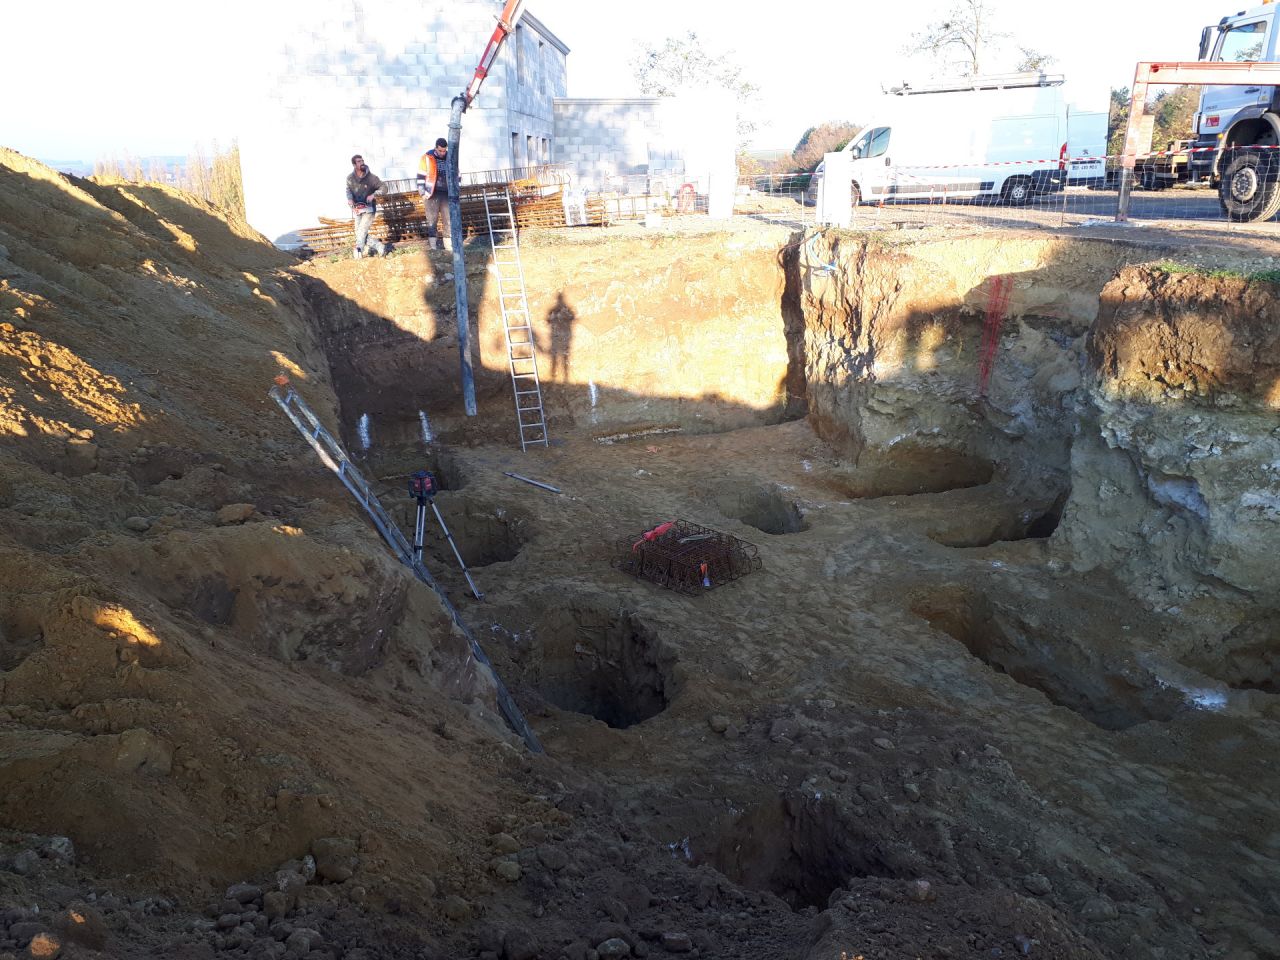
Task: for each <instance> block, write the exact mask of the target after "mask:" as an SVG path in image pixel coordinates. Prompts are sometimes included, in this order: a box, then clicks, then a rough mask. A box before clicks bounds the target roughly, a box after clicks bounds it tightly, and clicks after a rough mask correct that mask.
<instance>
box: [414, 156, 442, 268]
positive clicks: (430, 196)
mask: <svg viewBox="0 0 1280 960" xmlns="http://www.w3.org/2000/svg"><path fill="white" fill-rule="evenodd" d="M448 156H449V142H448V141H447V140H445V138H444V137H440V138H438V139H437V140H436V146H435V149H434V150H428V151H427V152H426V153H424V154H423V155H422V159H421V160H419V161H418V193H420V194H422V206H423V208H424V209H425V210H426V215H427V246H429V247H434V248H435V249H437V250H440V249H442V248H443V247H444V244H443V242H442V241H441V240H440V234H439V233H437V232H436V221H437V220H439V219H440V216H441V215H442V214H443V215H444V216H445V217H448V214H447V213H445V204H446V203H447V202H448V201H449V184H448V182H447V180H446V178H445V158H446V157H448Z"/></svg>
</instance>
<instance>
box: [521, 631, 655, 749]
mask: <svg viewBox="0 0 1280 960" xmlns="http://www.w3.org/2000/svg"><path fill="white" fill-rule="evenodd" d="M530 661H531V662H530V664H529V666H528V668H527V669H526V671H525V675H526V678H527V680H528V682H529V684H530V685H531V686H533V687H534V688H535V689H536V690H537V692H538V693H539V694H540V695H541V696H542V698H543V699H545V700H546V701H547V702H549V703H552V704H554V705H555V706H557V707H559V708H560V709H561V710H568V711H570V712H571V713H581V714H585V715H587V716H590V717H594V718H595V719H597V720H600V721H601V722H603V723H605V724H608V725H609V726H610V727H614V728H616V729H626V728H627V727H633V726H635V725H636V724H638V723H643V722H644V721H646V720H649V719H652V718H653V717H656V716H657V715H658V714H660V713H661V712H662V711H663V710H665V709H666V708H667V703H668V702H669V700H670V697H671V693H672V669H673V668H674V666H675V662H676V658H675V656H674V654H671V653H669V652H667V651H666V650H665V648H664V646H663V643H662V641H661V639H660V638H659V637H658V635H657V633H656V632H655V631H654V630H653V629H652V628H651V627H650V626H648V625H647V624H645V623H643V622H641V621H640V620H639V619H638V618H637V617H636V616H635V615H634V614H629V613H609V612H605V611H601V610H593V609H587V610H582V609H574V608H566V609H563V610H554V611H551V612H549V613H547V614H546V616H544V617H543V619H542V621H541V622H540V623H539V624H538V626H537V627H536V628H535V629H534V642H533V649H532V652H531V654H530Z"/></svg>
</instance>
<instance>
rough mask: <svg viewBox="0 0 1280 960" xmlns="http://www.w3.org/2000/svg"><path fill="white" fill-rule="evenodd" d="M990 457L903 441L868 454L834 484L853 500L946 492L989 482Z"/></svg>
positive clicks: (843, 495)
mask: <svg viewBox="0 0 1280 960" xmlns="http://www.w3.org/2000/svg"><path fill="white" fill-rule="evenodd" d="M994 474H995V466H994V465H993V464H992V463H991V462H990V461H988V460H985V459H982V458H981V457H975V456H973V455H972V454H969V453H966V452H964V451H961V450H952V449H948V448H945V447H932V446H921V445H907V444H899V445H897V446H895V447H893V448H892V449H891V451H890V452H889V453H886V454H879V455H877V456H865V457H863V458H861V459H860V460H859V461H858V465H857V467H856V469H854V470H853V471H850V472H848V473H843V474H839V475H837V476H836V477H835V478H834V479H833V481H832V483H831V488H832V489H833V490H834V491H835V492H836V493H838V494H839V495H840V496H842V497H847V498H849V499H851V500H874V499H878V498H881V497H904V496H915V495H918V494H922V493H944V492H946V491H947V490H963V489H965V488H968V487H979V486H982V485H983V484H984V483H989V482H990V481H991V478H992V477H993V476H994Z"/></svg>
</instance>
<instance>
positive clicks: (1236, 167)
mask: <svg viewBox="0 0 1280 960" xmlns="http://www.w3.org/2000/svg"><path fill="white" fill-rule="evenodd" d="M1275 9H1276V8H1275V7H1274V6H1273V5H1271V4H1269V3H1268V4H1264V5H1263V6H1260V7H1254V8H1253V9H1251V10H1242V11H1240V12H1239V13H1237V14H1235V15H1234V16H1230V17H1223V18H1222V20H1221V21H1220V22H1219V23H1218V24H1217V26H1213V27H1205V28H1204V30H1203V31H1201V33H1200V59H1201V60H1215V61H1222V62H1227V63H1248V62H1250V61H1275V59H1276V29H1275ZM1192 123H1193V127H1192V132H1193V133H1194V135H1195V137H1196V141H1195V144H1194V146H1195V147H1197V148H1199V152H1195V153H1192V154H1191V162H1190V167H1191V175H1192V177H1193V178H1194V179H1197V180H1209V181H1210V182H1211V183H1212V184H1214V185H1215V186H1217V188H1218V197H1219V199H1220V200H1221V202H1222V209H1223V212H1224V213H1226V215H1227V217H1228V218H1229V219H1231V220H1246V221H1247V220H1269V219H1271V218H1272V217H1274V216H1275V215H1276V213H1278V212H1280V182H1277V176H1280V157H1277V156H1276V154H1277V153H1280V151H1276V150H1259V149H1248V148H1250V147H1253V148H1256V147H1274V146H1276V144H1277V143H1280V87H1274V86H1263V85H1258V86H1250V87H1243V86H1238V85H1237V86H1205V87H1201V88H1200V108H1199V110H1198V111H1197V112H1196V115H1195V118H1194V120H1193V121H1192Z"/></svg>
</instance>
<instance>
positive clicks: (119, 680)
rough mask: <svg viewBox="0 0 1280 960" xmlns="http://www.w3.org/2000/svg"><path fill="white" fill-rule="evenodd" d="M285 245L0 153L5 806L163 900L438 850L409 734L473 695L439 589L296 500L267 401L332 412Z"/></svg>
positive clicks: (423, 767)
mask: <svg viewBox="0 0 1280 960" xmlns="http://www.w3.org/2000/svg"><path fill="white" fill-rule="evenodd" d="M289 262H290V261H289V259H288V258H287V257H285V256H284V255H283V254H281V253H280V252H278V251H277V250H275V249H274V248H273V247H271V246H270V245H269V244H267V243H265V242H264V241H263V240H262V239H261V238H260V237H258V236H257V235H256V234H254V233H253V232H252V231H251V230H249V229H248V228H247V227H245V226H244V225H243V224H230V223H228V222H227V221H226V220H224V219H223V218H221V217H219V216H218V215H217V214H216V213H215V212H214V211H213V210H211V209H210V208H209V207H207V206H206V205H204V204H202V203H200V202H198V201H195V200H193V199H192V198H190V197H187V196H185V195H182V194H180V193H177V192H175V191H171V190H168V189H165V188H163V187H157V186H139V185H137V184H129V183H98V182H94V181H84V180H73V179H67V178H64V177H61V176H58V175H57V174H54V173H53V172H52V171H50V170H48V169H46V168H44V167H42V166H41V165H40V164H38V163H34V162H32V161H30V160H27V159H25V158H23V157H21V156H19V155H17V154H14V153H12V152H8V151H5V152H3V153H0V305H3V308H4V313H5V314H6V317H7V322H5V323H3V324H0V463H2V464H3V470H0V475H2V476H3V477H4V482H3V484H0V507H2V509H0V568H2V569H3V571H4V576H3V577H2V578H0V582H3V583H4V584H5V586H4V587H3V588H0V668H3V671H4V672H3V673H0V737H2V738H3V742H4V749H3V750H2V751H0V780H2V781H3V782H4V784H5V789H4V791H3V795H2V796H0V822H2V823H3V824H4V825H5V826H8V827H12V828H17V829H19V830H27V831H32V832H35V833H41V834H51V833H64V832H66V831H68V830H71V829H73V830H74V840H75V843H76V845H77V847H78V849H79V850H80V851H81V853H82V855H83V856H85V857H86V858H88V859H89V860H90V861H91V862H92V863H93V864H95V865H96V867H97V868H98V869H99V870H101V871H102V872H103V873H104V874H105V875H116V876H119V875H123V874H125V873H131V874H133V875H134V876H135V877H138V878H141V879H142V882H145V883H149V884H152V885H154V886H155V887H157V888H160V889H164V890H166V891H171V892H173V893H182V894H185V893H190V892H193V891H206V890H208V889H210V888H211V885H214V884H225V883H226V882H229V881H231V880H235V879H242V878H244V877H245V876H249V875H253V874H255V873H258V872H260V871H262V870H264V869H269V868H271V867H274V866H275V865H276V864H278V863H280V862H282V861H285V860H287V859H289V858H290V857H298V856H301V855H303V854H304V853H306V852H307V849H308V847H309V845H310V844H311V842H312V841H313V840H314V839H315V838H317V837H320V836H324V835H328V834H331V833H334V832H337V831H341V832H343V833H345V834H346V835H355V836H359V835H361V834H362V833H365V832H366V831H368V832H369V836H370V837H372V836H373V835H374V834H377V835H378V836H381V837H385V838H386V839H387V841H388V844H387V845H388V847H389V848H390V849H392V850H395V849H397V848H403V846H404V844H403V843H402V842H401V841H402V840H403V838H404V836H406V835H407V834H408V833H410V832H412V833H414V834H415V835H416V836H417V840H416V841H415V842H414V844H413V847H414V849H415V850H416V853H415V856H420V857H421V856H428V853H429V857H428V858H429V859H431V860H432V861H434V862H436V863H438V864H440V865H442V867H443V865H444V864H447V863H448V862H449V861H450V858H451V853H450V850H451V841H450V839H449V837H448V836H447V835H446V834H443V833H437V832H436V829H437V828H434V827H432V826H431V825H430V824H425V825H424V823H423V821H422V815H421V812H422V802H423V800H422V798H423V796H424V794H425V793H428V792H430V785H431V784H433V783H439V782H441V781H440V778H441V776H442V775H445V774H442V770H443V769H444V768H446V767H447V769H448V773H447V779H448V780H449V781H450V782H451V783H454V784H459V783H466V782H467V780H468V778H469V776H470V774H469V773H468V772H467V771H468V769H469V767H470V765H471V761H470V760H469V759H468V758H467V754H468V752H469V751H467V750H465V749H464V750H462V751H461V752H460V751H459V749H458V745H457V744H453V745H451V748H450V749H451V752H452V753H454V754H455V756H454V758H453V759H452V760H451V761H450V762H449V763H448V764H445V763H443V762H442V761H441V760H440V759H439V756H438V754H437V748H436V747H435V746H433V743H435V742H439V743H443V742H444V741H443V740H441V738H439V737H437V736H433V735H430V734H429V733H428V734H427V735H426V736H423V734H422V732H421V731H422V730H424V729H425V730H428V731H429V730H430V728H431V725H432V724H433V723H436V724H440V725H444V724H446V723H457V722H458V720H457V719H456V717H461V716H462V715H463V711H464V710H466V709H474V710H476V711H479V712H480V713H481V714H485V715H486V716H487V715H488V710H487V708H486V707H484V706H483V699H482V700H475V699H474V698H475V697H476V696H477V695H483V693H484V690H485V689H486V687H485V683H484V681H483V678H482V677H480V676H479V675H477V673H476V671H475V665H474V663H473V661H472V660H471V659H470V656H469V654H468V650H467V646H466V643H465V641H464V639H463V638H462V637H461V636H459V635H458V634H457V633H456V631H455V630H454V629H453V628H452V627H451V624H450V623H449V621H448V618H447V617H446V616H445V615H444V613H443V611H442V610H441V608H440V605H439V603H438V601H437V600H436V598H435V596H434V595H433V594H432V593H431V592H430V591H429V590H427V589H426V588H425V587H423V586H422V585H421V584H418V583H417V582H416V581H413V580H411V579H410V578H407V577H406V576H405V575H404V572H403V570H402V569H401V568H400V567H399V566H398V565H397V564H396V563H394V561H393V560H391V559H390V557H389V556H388V554H387V553H386V551H385V549H384V548H383V547H382V545H381V544H380V543H379V542H378V541H377V540H376V539H375V537H374V536H373V535H372V532H371V530H370V529H369V528H367V526H366V525H365V524H363V523H362V522H361V521H360V519H359V518H358V517H357V516H356V515H355V514H353V513H352V511H350V510H349V509H346V505H345V504H342V503H341V502H338V503H336V504H335V505H333V506H331V505H329V503H328V502H327V501H326V500H324V499H317V498H319V497H334V499H335V500H340V498H338V497H337V496H336V493H337V491H336V490H335V489H334V486H333V481H332V480H331V478H330V477H329V476H328V475H327V474H326V473H325V471H323V470H322V469H321V468H320V467H319V465H318V464H317V463H316V462H315V461H314V458H313V456H312V455H311V454H310V452H309V451H307V450H306V448H305V446H303V445H302V443H301V441H300V438H299V437H298V436H297V434H296V432H294V429H293V427H292V426H291V425H289V423H288V422H287V421H286V420H285V419H284V417H283V416H282V415H281V414H280V412H279V411H278V410H277V409H276V408H275V406H274V404H270V403H269V402H268V400H267V397H266V390H267V388H268V387H269V386H270V384H271V380H272V377H274V376H275V375H277V374H279V373H285V374H287V375H289V376H291V377H292V378H293V380H294V382H295V383H296V384H297V386H298V388H299V389H300V391H301V392H302V393H303V394H304V395H305V396H306V397H307V398H308V400H309V401H310V402H311V403H312V404H313V406H314V407H315V409H316V410H317V411H318V412H319V413H320V415H321V416H322V417H325V418H326V419H328V420H329V421H330V422H334V420H335V419H336V418H335V416H334V413H335V409H336V401H335V397H334V396H333V393H332V391H331V390H330V388H329V381H328V365H327V363H326V361H325V359H324V357H323V355H322V354H321V352H320V351H319V349H318V347H317V345H316V342H315V340H314V338H313V333H312V330H311V328H310V326H309V324H308V323H307V321H306V318H305V314H304V310H303V306H302V304H303V298H302V296H301V293H300V291H299V287H298V283H297V281H296V280H295V279H294V278H293V277H292V275H291V274H290V273H289V272H288V269H287V268H288V266H289ZM344 677H345V678H350V679H349V680H340V678H344ZM357 678H358V679H357ZM468 701H470V702H473V707H472V708H467V707H465V702H468ZM407 704H411V706H407ZM410 714H411V715H412V716H414V717H415V722H414V723H413V724H411V725H404V726H403V729H402V730H401V731H400V732H399V733H397V734H396V735H394V736H389V737H384V738H382V740H381V742H380V743H379V745H378V748H377V749H373V750H371V749H369V738H370V731H371V730H372V729H374V728H376V727H377V726H379V725H381V724H385V723H390V724H393V725H395V724H404V721H403V720H402V719H400V720H397V719H395V718H397V717H402V716H404V715H410ZM451 718H454V719H451ZM486 724H487V728H488V729H492V730H494V731H498V730H500V727H499V726H498V725H497V724H496V723H494V722H492V721H491V720H486V721H484V722H483V724H482V726H484V725H486ZM441 729H443V726H441ZM491 736H496V737H497V738H498V739H499V740H501V738H502V737H503V736H505V734H502V733H500V732H497V733H494V734H485V738H486V739H488V738H489V737H491ZM494 742H496V741H494ZM459 753H461V755H459ZM392 771H395V773H394V775H392V773H391V772H392ZM406 784H413V789H411V790H408V791H406V790H405V785H406ZM51 787H52V789H51ZM434 803H435V804H436V806H437V809H438V810H439V811H440V818H441V819H443V820H449V821H452V822H454V823H456V824H465V823H474V822H475V820H476V818H479V817H482V816H483V815H484V814H485V805H484V804H483V803H477V802H476V799H475V798H474V797H471V798H464V797H463V796H461V795H458V794H455V793H452V792H449V791H443V790H441V791H438V792H437V793H436V799H435V801H434ZM375 824H377V826H376V827H375V826H374V825H375ZM396 838H399V839H396ZM424 851H425V852H427V853H424ZM394 858H395V855H394V854H393V855H392V856H391V859H394ZM0 939H3V938H2V937H0Z"/></svg>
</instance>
